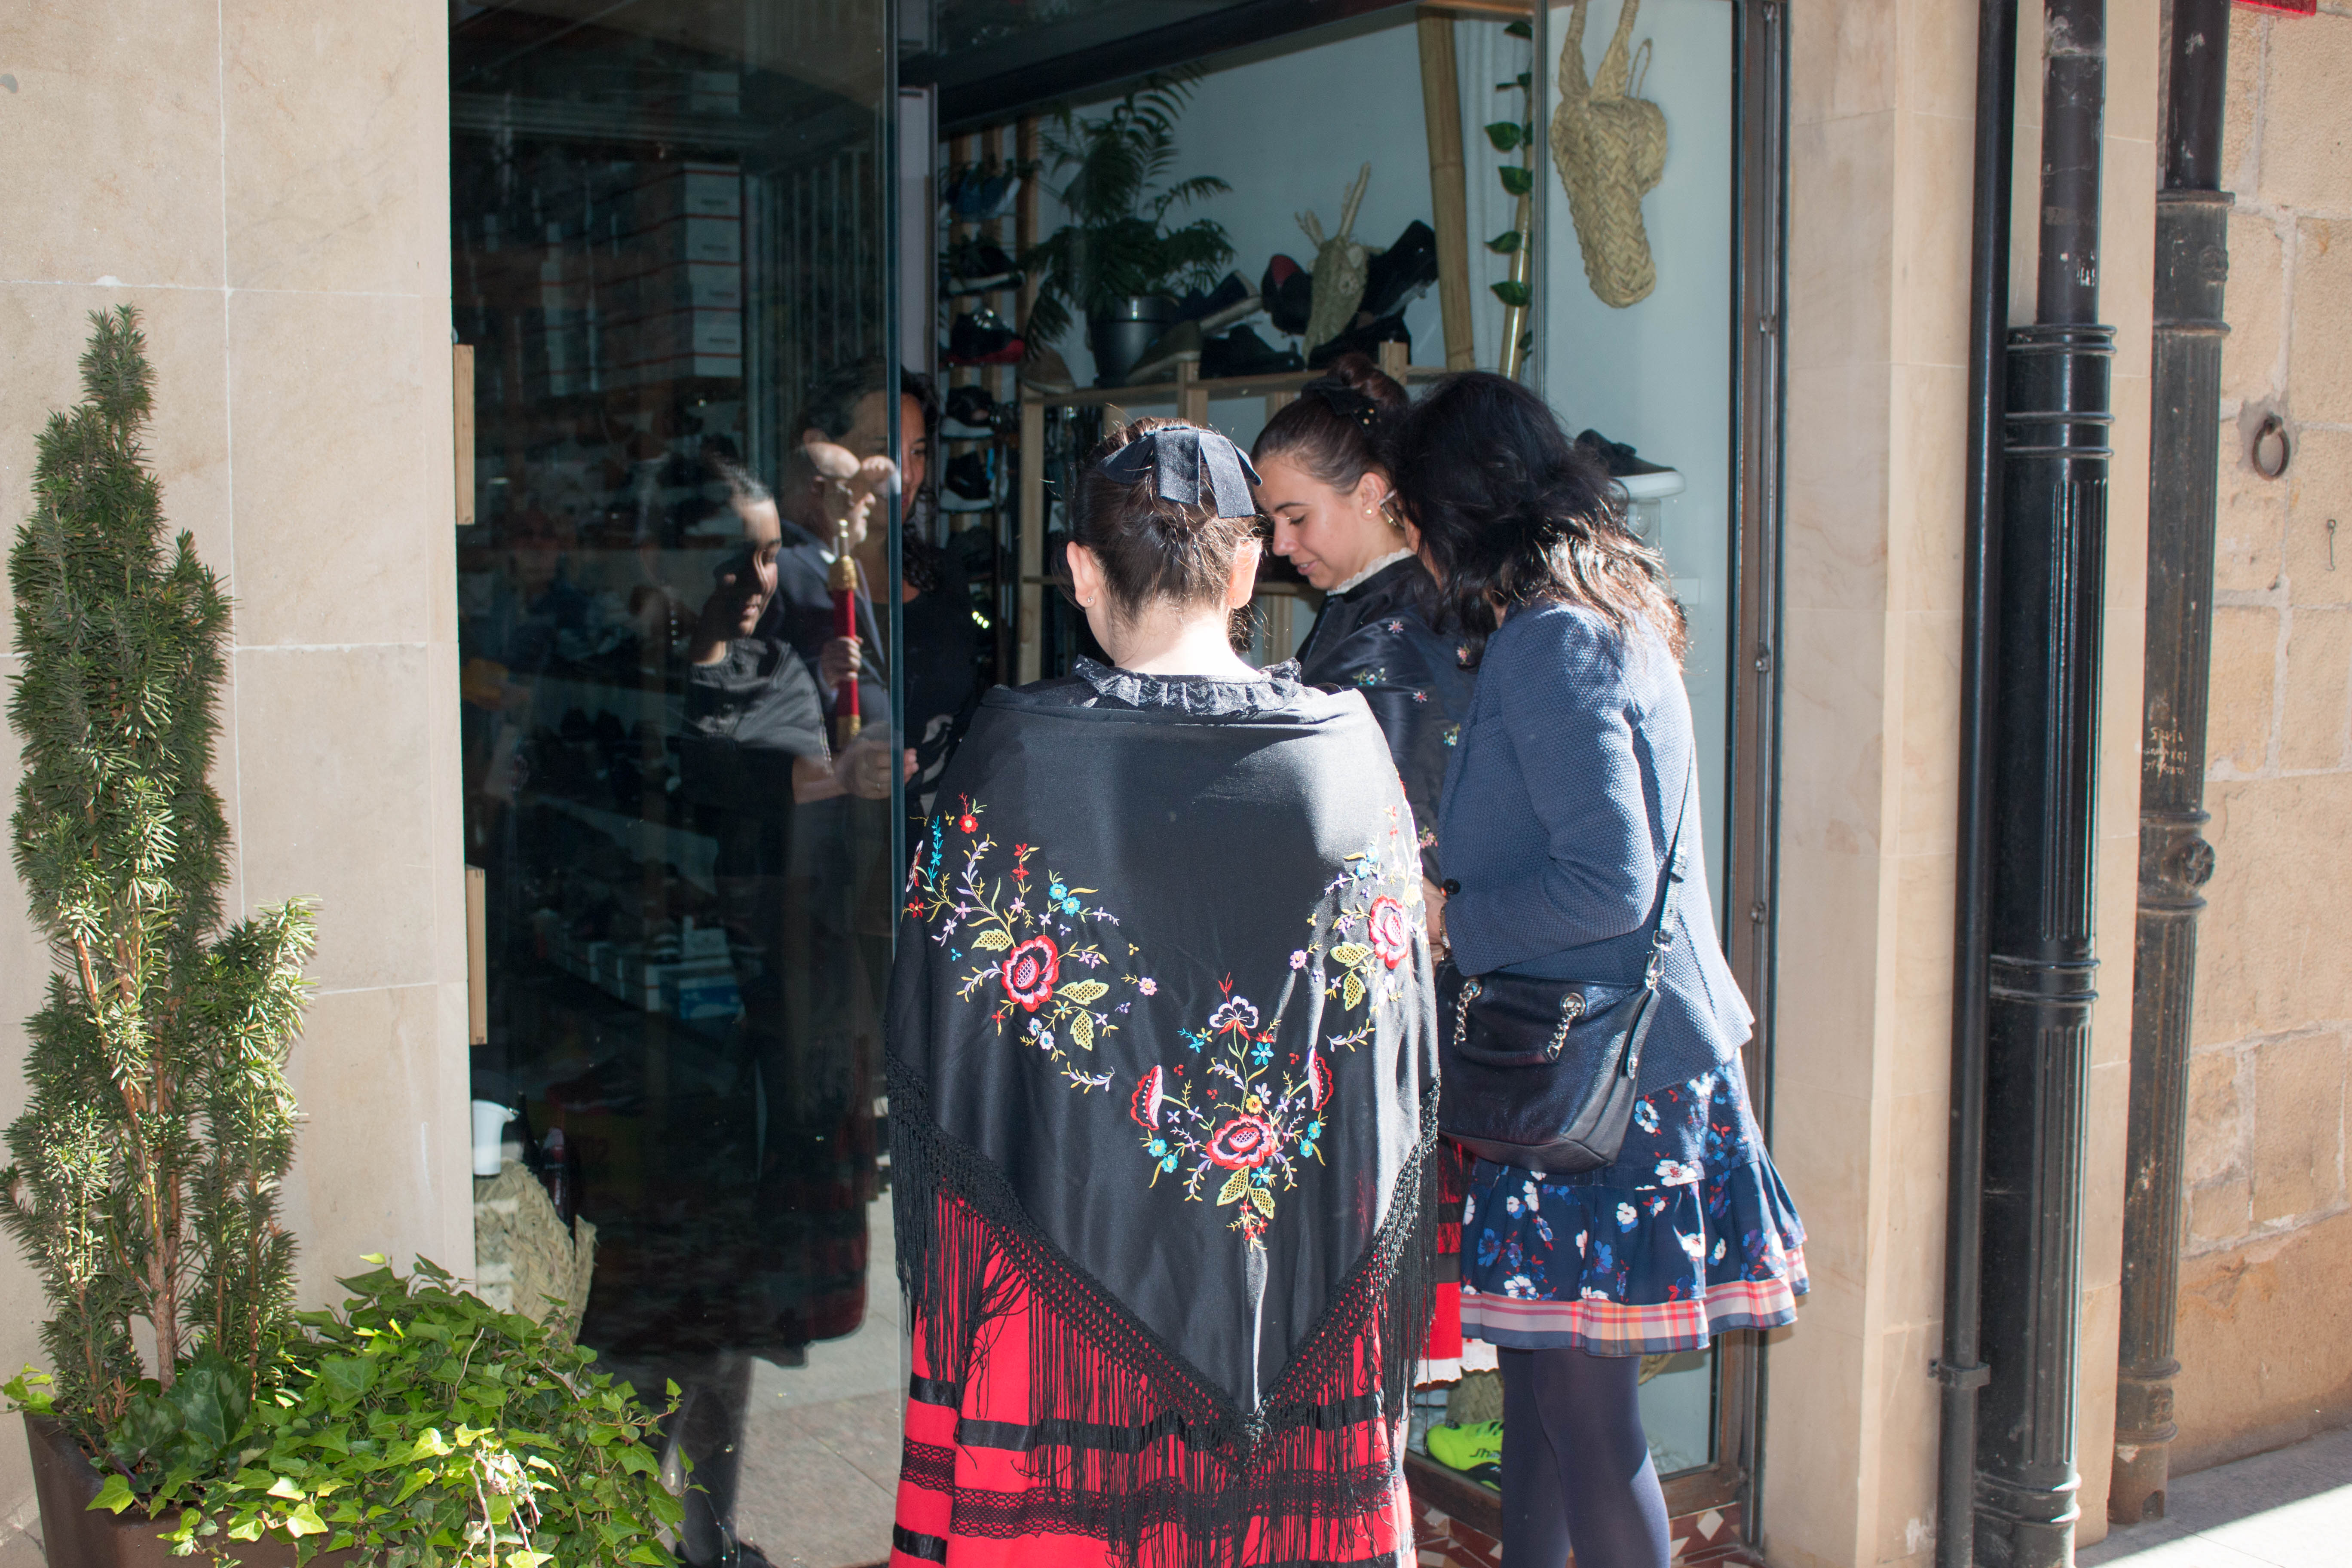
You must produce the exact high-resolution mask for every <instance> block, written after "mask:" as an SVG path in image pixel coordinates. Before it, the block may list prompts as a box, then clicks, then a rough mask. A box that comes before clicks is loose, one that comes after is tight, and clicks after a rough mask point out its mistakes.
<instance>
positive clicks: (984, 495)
mask: <svg viewBox="0 0 2352 1568" xmlns="http://www.w3.org/2000/svg"><path fill="white" fill-rule="evenodd" d="M995 500H996V487H995V484H994V482H993V477H992V475H991V474H990V473H989V471H988V458H987V455H986V454H985V453H981V452H966V453H964V454H963V455H962V456H961V457H960V458H950V460H949V462H948V474H947V484H946V486H945V487H944V488H943V489H942V490H941V491H940V510H944V511H986V510H988V509H989V508H990V507H991V506H992V505H994V504H995Z"/></svg>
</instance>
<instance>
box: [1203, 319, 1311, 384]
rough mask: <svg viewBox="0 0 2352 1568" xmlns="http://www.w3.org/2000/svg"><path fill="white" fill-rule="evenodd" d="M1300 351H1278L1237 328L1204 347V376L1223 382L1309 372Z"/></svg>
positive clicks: (1252, 332) (1241, 328) (1248, 329)
mask: <svg viewBox="0 0 2352 1568" xmlns="http://www.w3.org/2000/svg"><path fill="white" fill-rule="evenodd" d="M1306 368H1307V362H1306V361H1305V360H1302V359H1300V358H1299V357H1298V351H1297V349H1277V348H1276V347H1275V346H1274V345H1273V344H1272V343H1269V342H1266V341H1265V339H1264V338H1261V337H1259V336H1258V335H1257V333H1256V332H1255V331H1253V330H1252V329H1250V328H1248V327H1235V328H1234V330H1233V331H1229V332H1227V333H1226V334H1225V335H1224V336H1223V337H1221V338H1211V339H1210V340H1209V341H1208V342H1205V343H1202V345H1201V377H1202V380H1204V381H1223V380H1228V379H1230V378H1232V377H1234V376H1240V375H1281V374H1285V373H1286V372H1289V371H1294V370H1305V369H1306Z"/></svg>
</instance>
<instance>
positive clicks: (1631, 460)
mask: <svg viewBox="0 0 2352 1568" xmlns="http://www.w3.org/2000/svg"><path fill="white" fill-rule="evenodd" d="M1576 444H1577V445H1578V446H1579V447H1582V448H1583V449H1584V450H1585V451H1587V452H1589V453H1591V455H1592V456H1593V457H1595V458H1599V459H1600V461H1601V467H1602V468H1607V469H1608V470H1609V477H1610V478H1611V479H1633V478H1635V477H1636V476H1638V475H1642V474H1671V473H1673V472H1674V471H1675V470H1674V469H1672V468H1668V467H1667V466H1666V465H1665V464H1664V463H1653V462H1649V461H1647V460H1646V459H1644V458H1642V457H1640V456H1639V455H1637V454H1636V453H1635V452H1634V450H1633V447H1629V446H1627V445H1626V444H1625V443H1623V442H1622V441H1612V440H1611V439H1610V438H1609V437H1606V436H1603V435H1602V434H1601V432H1600V431H1598V430H1587V431H1586V432H1585V433H1584V434H1583V435H1581V436H1579V437H1577V438H1576Z"/></svg>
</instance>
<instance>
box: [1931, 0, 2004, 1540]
mask: <svg viewBox="0 0 2352 1568" xmlns="http://www.w3.org/2000/svg"><path fill="white" fill-rule="evenodd" d="M2016 128H2017V0H1982V4H1981V5H1979V8H1978V12H1977V105H1976V182H1975V183H1976V192H1975V198H1974V206H1975V216H1974V229H1973V235H1972V238H1971V240H1970V247H1969V436H1968V442H1969V445H1968V498H1967V505H1968V511H1967V521H1966V532H1965V536H1964V540H1963V542H1962V546H1961V570H1962V585H1961V595H1962V596H1961V610H1960V626H1961V631H1960V760H1959V784H1960V789H1959V795H1960V820H1959V837H1958V856H1957V859H1958V895H1957V900H1956V906H1957V907H1956V908H1955V910H1954V911H1953V913H1954V921H1953V932H1954V950H1955V951H1954V953H1953V960H1952V969H1953V975H1952V1103H1951V1158H1950V1167H1949V1168H1950V1172H1951V1176H1950V1194H1951V1195H1950V1197H1949V1199H1948V1202H1947V1204H1946V1207H1945V1215H1944V1347H1943V1354H1942V1355H1941V1356H1940V1357H1938V1358H1937V1362H1936V1363H1935V1366H1934V1368H1933V1371H1934V1373H1935V1375H1936V1376H1937V1378H1938V1379H1939V1380H1940V1381H1941V1382H1942V1383H1943V1385H1944V1387H1943V1394H1942V1404H1943V1409H1942V1420H1941V1423H1940V1433H1939V1443H1938V1449H1937V1472H1936V1517H1937V1519H1938V1520H1939V1521H1942V1528H1941V1529H1939V1530H1938V1531H1937V1537H1936V1568H1969V1562H1970V1557H1971V1552H1970V1547H1971V1544H1972V1542H1971V1538H1970V1531H1969V1528H1968V1520H1969V1515H1970V1513H1971V1511H1972V1510H1973V1508H1974V1498H1975V1491H1976V1457H1977V1390H1978V1389H1979V1388H1980V1387H1982V1386H1983V1385H1984V1381H1985V1377H1986V1369H1985V1368H1984V1366H1983V1365H1982V1364H1981V1363H1979V1360H1978V1358H1977V1350H1978V1345H1977V1341H1978V1321H1977V1280H1978V1274H1979V1267H1980V1264H1981V1259H1982V1252H1981V1249H1980V1247H1979V1238H1980V1235H1981V1232H1980V1229H1979V1226H1980V1224H1981V1220H1982V1208H1981V1206H1980V1200H1981V1199H1982V1196H1983V1183H1984V1091H1985V1081H1984V1050H1985V1008H1986V1005H1987V1004H1988V1001H1989V1000H1990V999H1989V997H1988V996H1987V994H1986V989H1985V987H1986V976H1987V974H1988V973H1990V966H1991V958H1992V944H1991V927H1990V924H1989V922H1988V921H1987V906H1986V889H1987V884H1988V878H1987V868H1988V865H1989V858H1988V851H1989V848H1990V837H1989V835H1990V826H1991V812H1992V788H1991V775H1990V763H1991V752H1990V744H1989V742H1990V731H1991V721H1992V666H1993V653H1994V644H1993V621H1992V602H1993V598H1994V595H1995V590H1996V587H1997V584H1998V578H1999V570H2000V554H1999V549H1998V547H1999V544H2000V525H1999V519H2000V446H2001V425H2000V395H2001V387H2002V381H2003V376H2002V343H2003V340H2004V335H2005V334H2006V332H2007V330H2008V325H2009V240H2010V205H2011V176H2010V170H2011V163H2012V161H2013V151H2014V147H2015V143H2016Z"/></svg>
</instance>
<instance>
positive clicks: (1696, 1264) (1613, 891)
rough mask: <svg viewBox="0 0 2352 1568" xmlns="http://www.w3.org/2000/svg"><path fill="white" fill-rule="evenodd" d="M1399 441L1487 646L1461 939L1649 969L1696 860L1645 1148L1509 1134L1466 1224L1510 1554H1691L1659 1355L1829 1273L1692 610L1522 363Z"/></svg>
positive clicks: (1491, 967) (1452, 592) (1455, 823)
mask: <svg viewBox="0 0 2352 1568" xmlns="http://www.w3.org/2000/svg"><path fill="white" fill-rule="evenodd" d="M1395 456H1396V458H1397V474H1398V495H1399V498H1400V499H1401V500H1402V502H1403V503H1404V505H1405V507H1406V509H1407V510H1408V512H1409V513H1410V514H1411V516H1412V520H1413V521H1414V522H1415V523H1416V524H1417V525H1418V527H1419V529H1420V532H1421V550H1422V555H1423V559H1424V561H1426V563H1428V565H1429V568H1430V572H1431V574H1432V575H1433V577H1434V578H1435V579H1436V580H1437V581H1438V583H1439V584H1442V585H1443V586H1442V596H1443V598H1444V601H1445V605H1446V608H1447V609H1448V610H1449V611H1450V613H1451V616H1452V620H1453V624H1454V627H1455V628H1456V629H1457V630H1458V632H1459V634H1460V636H1461V638H1462V641H1463V643H1464V645H1465V648H1466V650H1467V655H1466V657H1467V658H1468V660H1469V662H1471V663H1472V664H1474V665H1475V667H1476V668H1477V671H1478V675H1477V685H1476V688H1475V690H1474V692H1473V694H1472V697H1471V701H1470V712H1469V717H1468V719H1467V720H1466V721H1465V723H1464V724H1463V727H1462V732H1461V735H1460V738H1459V742H1458V743H1457V745H1456V746H1455V748H1454V757H1453V760H1452V762H1451V764H1450V765H1449V767H1448V769H1447V772H1446V777H1445V784H1444V805H1443V809H1442V813H1441V818H1440V823H1439V827H1438V834H1439V838H1440V840H1441V842H1443V843H1444V846H1445V874H1446V882H1445V890H1446V892H1447V894H1448V895H1449V896H1448V898H1447V900H1446V903H1445V907H1444V934H1445V937H1446V939H1447V941H1448V942H1450V943H1451V945H1452V950H1453V958H1454V963H1455V964H1456V965H1457V966H1458V967H1459V968H1460V969H1461V971H1462V973H1465V974H1485V973H1492V972H1495V971H1497V970H1506V971H1508V972H1510V973H1515V974H1528V975H1539V976H1544V977H1548V978H1552V979H1561V980H1586V981H1600V982H1604V983H1622V984H1628V985H1633V984H1640V982H1641V979H1642V975H1643V964H1644V960H1645V958H1646V956H1647V953H1648V952H1649V948H1650V936H1649V929H1650V925H1651V922H1652V921H1653V918H1654V916H1655V914H1656V912H1657V910H1658V909H1659V906H1660V900H1663V899H1664V896H1665V893H1666V889H1667V886H1668V883H1669V880H1670V879H1673V880H1675V881H1678V882H1679V884H1680V885H1679V887H1678V889H1676V891H1675V897H1674V901H1673V904H1672V906H1671V909H1670V910H1669V913H1668V918H1667V921H1666V931H1665V934H1666V936H1667V937H1668V938H1670V939H1671V944H1672V945H1671V946H1670V947H1669V949H1668V951H1667V956H1666V961H1665V964H1664V975H1663V979H1662V983H1661V987H1660V994H1659V997H1658V1000H1657V1002H1656V1004H1654V1006H1655V1009H1656V1018H1655V1021H1654V1024H1653V1025H1652V1026H1651V1029H1650V1033H1649V1037H1648V1041H1647V1044H1646V1046H1645V1047H1644V1049H1643V1060H1642V1076H1641V1083H1640V1089H1641V1091H1642V1099H1641V1100H1639V1101H1638V1102H1637V1104H1636V1106H1635V1110H1634V1115H1633V1126H1632V1127H1631V1128H1630V1129H1629V1130H1628V1131H1627V1134H1626V1138H1625V1143H1624V1146H1623V1148H1622V1151H1621V1152H1620V1153H1619V1155H1618V1158H1617V1160H1616V1161H1615V1163H1612V1164H1610V1165H1606V1166H1603V1167H1601V1169H1599V1170H1594V1171H1586V1172H1581V1173H1577V1174H1574V1175H1557V1174H1546V1173H1541V1172H1537V1171H1530V1170H1526V1169H1522V1168H1520V1167H1517V1166H1509V1165H1501V1164H1496V1163H1493V1162H1491V1161H1484V1160H1482V1161H1480V1162H1479V1163H1478V1166H1477V1169H1476V1172H1475V1174H1474V1175H1473V1177H1472V1180H1471V1190H1470V1195H1469V1198H1468V1201H1467V1203H1466V1204H1465V1209H1464V1215H1463V1230H1462V1242H1463V1287H1462V1299H1463V1300H1462V1320H1463V1330H1464V1332H1465V1334H1466V1335H1468V1336H1470V1337H1473V1338H1479V1339H1485V1340H1487V1341H1489V1342H1492V1343H1494V1344H1495V1345H1496V1346H1497V1347H1498V1351H1499V1355H1500V1360H1501V1364H1502V1373H1503V1390H1504V1417H1503V1420H1504V1428H1503V1430H1504V1436H1503V1459H1502V1467H1503V1523H1504V1535H1503V1552H1504V1556H1505V1558H1506V1560H1507V1561H1508V1562H1512V1563H1560V1562H1562V1561H1563V1560H1564V1559H1565V1557H1566V1554H1567V1552H1568V1546H1569V1538H1570V1536H1571V1535H1573V1537H1574V1540H1575V1549H1576V1560H1577V1563H1578V1564H1579V1568H1664V1565H1665V1563H1666V1560H1667V1535H1666V1518H1665V1504H1664V1499H1663V1498H1662V1496H1661V1495H1660V1492H1659V1488H1658V1480H1657V1472H1656V1470H1655V1468H1654V1466H1653V1465H1652V1463H1651V1461H1650V1457H1649V1447H1648V1443H1647V1441H1646V1439H1645V1437H1644V1436H1643V1430H1642V1421H1641V1413H1640V1408H1639V1405H1638V1404H1637V1402H1636V1397H1635V1391H1636V1388H1637V1386H1638V1384H1639V1381H1640V1368H1641V1358H1642V1357H1643V1355H1645V1354H1655V1353H1661V1352H1676V1351H1685V1350H1695V1349H1697V1348H1699V1347H1701V1346H1703V1345H1705V1344H1706V1342H1707V1341H1708V1339H1709V1338H1710V1336H1711V1335H1713V1334H1714V1333H1716V1332H1718V1331H1724V1330H1730V1329H1763V1328H1774V1327H1778V1326H1780V1325H1781V1324H1784V1323H1788V1322H1790V1321H1793V1320H1794V1318H1795V1316H1796V1310H1795V1297H1796V1296H1798V1295H1800V1294H1801V1293H1802V1292H1803V1291H1804V1289H1805V1272H1804V1254H1803V1240H1804V1232H1803V1227H1802V1226H1801V1225H1800V1223H1799V1222H1798V1219H1797V1215H1796V1211H1795V1209H1794V1207H1793V1206H1792V1205H1790V1201H1789V1196H1788V1194H1787V1192H1786V1191H1785V1190H1784V1189H1783V1188H1782V1187H1781V1185H1780V1177H1779V1175H1778V1174H1777V1173H1775V1172H1774V1170H1773V1168H1772V1164H1771V1161H1770V1159H1769V1157H1768V1156H1767V1155H1766V1153H1765V1152H1764V1146H1763V1139H1762V1137H1761V1135H1760V1134H1759V1131H1758V1130H1757V1127H1756V1121H1755V1118H1754V1116H1753V1114H1752V1113H1751V1112H1750V1110H1749V1109H1748V1093H1747V1084H1746V1079H1745V1078H1744V1076H1743V1073H1742V1069H1741V1066H1740V1058H1739V1047H1741V1046H1742V1045H1743V1044H1745V1043H1746V1041H1747V1039H1748V1033H1749V1026H1750V1024H1751V1022H1752V1016H1751V1015H1750V1014H1749V1012H1748V1005H1747V1002H1746V1001H1745V1000H1744V999H1743V998H1742V997H1741V995H1740V994H1739V987H1738V984H1737V983H1736V982H1735V981H1734V980H1733V979H1732V976H1731V971H1730V969H1729V968H1728V967H1727V965H1726V964H1725V963H1724V961H1723V953H1722V950H1721V948H1720V946H1719V944H1718V942H1717V937H1716V932H1715V924H1714V920H1713V918H1712V915H1711V913H1710V909H1711V904H1712V900H1711V898H1710V895H1709V893H1708V890H1707V881H1706V855H1705V853H1704V849H1703V846H1702V843H1701V836H1700V822H1699V816H1698V811H1697V805H1698V790H1697V784H1696V776H1695V773H1694V770H1693V767H1692V758H1693V756H1694V754H1695V748H1696V737H1695V736H1694V734H1693V732H1692V728H1691V715H1690V702H1689V699H1688V697H1687V696H1686V695H1685V691H1684V689H1683V682H1682V672H1681V668H1680V663H1681V655H1682V648H1683V641H1684V628H1683V618H1682V612H1681V610H1680V608H1679V607H1678V606H1676V605H1675V603H1674V601H1673V599H1672V597H1671V596H1670V595H1669V594H1668V592H1667V579H1666V576H1665V570H1664V563H1663V562H1662V561H1661V560H1660V559H1659V557H1658V556H1657V554H1656V553H1655V552H1654V551H1652V550H1651V549H1650V548H1649V547H1648V546H1646V545H1644V544H1643V543H1642V542H1640V541H1639V540H1638V539H1637V538H1635V537H1634V536H1633V533H1632V532H1631V531H1629V530H1628V529H1627V527H1626V525H1625V521H1624V510H1623V501H1622V494H1620V493H1618V492H1616V491H1615V490H1614V489H1613V488H1612V486H1611V484H1610V481H1609V479H1608V478H1607V477H1606V475H1605V474H1604V473H1603V472H1602V471H1601V468H1599V466H1598V465H1597V464H1596V463H1595V462H1594V461H1593V460H1592V459H1591V458H1589V457H1587V456H1585V455H1584V454H1583V453H1581V452H1580V450H1579V449H1578V448H1577V447H1574V446H1573V445H1571V444H1570V441H1569V440H1568V438H1567V436H1566V433H1565V432H1564V431H1563V430H1562V429H1561V428H1560V426H1559V420H1558V419H1557V418H1556V417H1554V416H1553V415H1552V412H1551V410H1550V409H1549V407H1547V406H1546V405H1544V403H1543V402H1542V401H1541V400H1540V399H1539V398H1538V397H1537V396H1536V395H1534V394H1533V393H1531V392H1528V390H1527V389H1526V388H1524V387H1521V386H1519V385H1518V384H1516V383H1513V382H1510V381H1507V380H1505V379H1503V378H1502V377H1500V376H1495V375H1487V374H1465V375H1460V376H1455V377H1454V378H1452V379H1451V380H1449V381H1448V382H1446V383H1444V384H1443V385H1441V386H1440V387H1439V388H1438V389H1437V390H1436V391H1434V392H1433V394H1431V395H1430V396H1429V397H1428V398H1426V399H1425V400H1424V401H1423V402H1422V403H1421V404H1419V405H1416V406H1415V407H1414V408H1413V410H1412V412H1411V413H1410V414H1409V415H1408V416H1406V418H1405V421H1404V423H1403V425H1402V428H1401V429H1400V431H1399V433H1398V437H1397V442H1396V450H1395ZM1677 829H1679V831H1680V848H1679V851H1678V852H1677V853H1675V854H1673V855H1672V857H1671V858H1672V860H1673V864H1671V865H1669V864H1668V861H1669V848H1670V846H1673V845H1674V844H1675V842H1676V839H1675V835H1676V832H1677Z"/></svg>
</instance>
